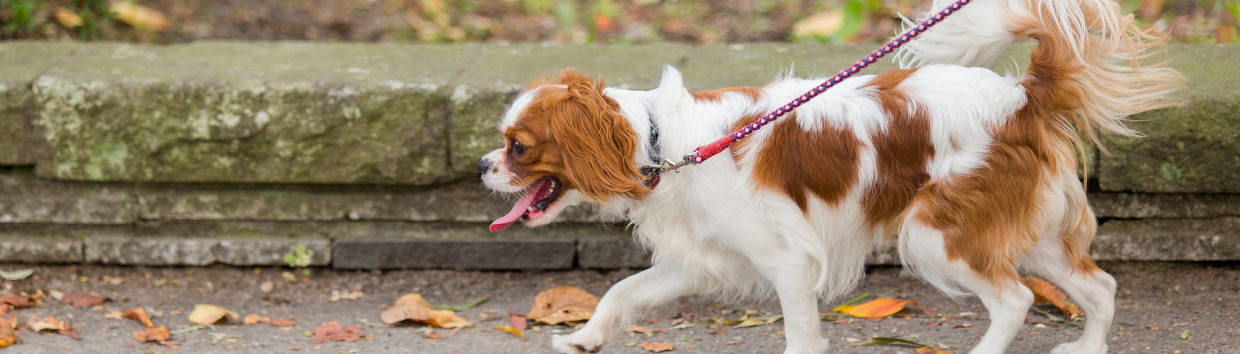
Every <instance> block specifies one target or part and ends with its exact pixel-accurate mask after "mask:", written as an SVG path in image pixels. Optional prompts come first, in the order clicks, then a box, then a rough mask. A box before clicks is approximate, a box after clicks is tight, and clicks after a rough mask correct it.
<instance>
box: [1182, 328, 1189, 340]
mask: <svg viewBox="0 0 1240 354" xmlns="http://www.w3.org/2000/svg"><path fill="white" fill-rule="evenodd" d="M1180 339H1188V330H1187V329H1186V330H1184V332H1181V333H1180Z"/></svg>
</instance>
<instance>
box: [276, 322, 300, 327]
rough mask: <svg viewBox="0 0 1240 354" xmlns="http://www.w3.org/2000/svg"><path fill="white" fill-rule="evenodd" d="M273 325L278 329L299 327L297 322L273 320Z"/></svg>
mask: <svg viewBox="0 0 1240 354" xmlns="http://www.w3.org/2000/svg"><path fill="white" fill-rule="evenodd" d="M271 325H272V326H276V327H292V326H296V325H297V321H289V320H271Z"/></svg>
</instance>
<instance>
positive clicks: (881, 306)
mask: <svg viewBox="0 0 1240 354" xmlns="http://www.w3.org/2000/svg"><path fill="white" fill-rule="evenodd" d="M908 304H915V302H912V301H908V300H896V299H892V298H886V297H880V298H877V299H874V300H870V301H867V302H865V303H863V304H860V305H840V306H836V307H835V308H833V309H831V311H835V312H839V313H843V314H848V315H852V316H853V317H860V318H883V317H887V316H891V315H893V314H895V313H896V312H900V310H903V309H904V306H905V305H908Z"/></svg>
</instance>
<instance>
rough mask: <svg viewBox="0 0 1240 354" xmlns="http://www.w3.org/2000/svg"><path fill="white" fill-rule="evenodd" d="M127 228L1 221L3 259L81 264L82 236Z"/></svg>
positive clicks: (121, 230) (15, 261)
mask: <svg viewBox="0 0 1240 354" xmlns="http://www.w3.org/2000/svg"><path fill="white" fill-rule="evenodd" d="M126 229H127V228H125V227H124V226H114V225H55V224H0V262H7V263H41V264H47V263H81V262H82V260H83V259H84V258H83V250H82V238H84V237H87V236H90V235H107V234H117V233H123V232H125V231H126Z"/></svg>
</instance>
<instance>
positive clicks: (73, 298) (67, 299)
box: [60, 294, 108, 309]
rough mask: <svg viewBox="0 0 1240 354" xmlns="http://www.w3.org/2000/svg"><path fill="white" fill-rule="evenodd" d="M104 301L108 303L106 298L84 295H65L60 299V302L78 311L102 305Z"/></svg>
mask: <svg viewBox="0 0 1240 354" xmlns="http://www.w3.org/2000/svg"><path fill="white" fill-rule="evenodd" d="M104 301H108V298H106V297H102V296H96V295H84V294H65V295H64V296H62V297H61V298H60V302H63V303H65V304H66V305H69V306H73V307H76V308H80V309H84V308H87V307H91V306H95V305H98V304H102V303H103V302H104Z"/></svg>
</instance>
